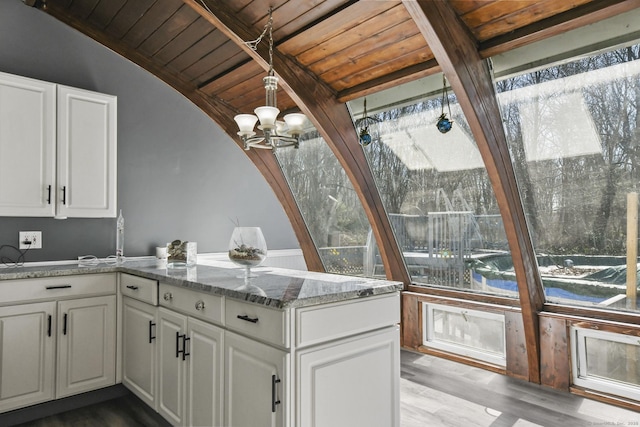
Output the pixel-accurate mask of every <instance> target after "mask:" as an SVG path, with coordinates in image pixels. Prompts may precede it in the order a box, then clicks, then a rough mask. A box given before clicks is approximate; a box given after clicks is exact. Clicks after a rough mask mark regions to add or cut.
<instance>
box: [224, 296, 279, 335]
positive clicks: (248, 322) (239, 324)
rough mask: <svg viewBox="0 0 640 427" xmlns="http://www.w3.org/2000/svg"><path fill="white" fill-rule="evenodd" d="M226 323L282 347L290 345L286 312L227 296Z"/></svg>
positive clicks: (236, 329)
mask: <svg viewBox="0 0 640 427" xmlns="http://www.w3.org/2000/svg"><path fill="white" fill-rule="evenodd" d="M225 306H226V307H225V325H226V326H227V328H228V329H233V330H235V331H238V332H240V333H242V334H244V335H248V336H250V337H255V338H258V339H259V340H261V341H265V342H267V343H270V344H274V345H277V346H280V347H289V334H288V333H287V331H288V330H289V322H288V318H287V316H286V312H285V311H283V310H275V309H272V308H268V307H265V306H261V305H257V304H249V303H246V302H242V301H238V300H233V299H230V298H227V299H226V301H225Z"/></svg>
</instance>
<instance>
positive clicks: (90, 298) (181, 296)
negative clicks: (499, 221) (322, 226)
mask: <svg viewBox="0 0 640 427" xmlns="http://www.w3.org/2000/svg"><path fill="white" fill-rule="evenodd" d="M205 258H206V257H205ZM252 272H253V273H254V274H255V276H256V277H252V278H250V279H248V280H246V279H245V278H244V277H242V276H243V269H241V268H237V267H235V266H233V265H232V264H231V263H229V262H224V261H216V260H207V259H203V260H199V263H198V265H196V266H194V267H191V268H187V269H167V268H166V265H164V264H163V262H162V261H157V260H155V259H149V258H145V259H134V260H128V261H126V262H124V263H123V264H120V265H108V264H105V263H104V262H103V263H100V264H98V265H94V266H89V267H79V266H78V264H77V263H72V264H71V263H59V264H52V265H45V266H27V267H17V268H2V269H0V328H1V329H0V334H1V335H0V336H1V337H2V350H1V352H2V354H0V356H1V357H2V359H1V360H2V361H3V364H4V365H3V369H2V371H1V374H0V375H1V378H0V380H1V381H2V394H0V413H1V412H7V411H10V410H13V409H17V408H24V407H28V406H30V405H35V404H38V403H41V402H47V401H52V400H55V399H58V398H61V397H64V396H71V395H74V394H78V393H83V392H86V391H89V390H95V389H99V388H101V387H107V386H110V385H113V384H116V383H120V382H121V383H122V384H123V385H124V386H125V387H127V388H128V389H129V390H130V391H132V392H133V393H134V394H136V395H137V396H138V397H139V398H140V399H141V400H143V401H144V402H145V403H147V404H148V405H149V406H151V407H152V408H153V409H155V410H156V411H157V412H158V413H160V414H161V415H162V416H163V417H164V418H165V419H166V420H167V421H169V422H170V423H171V424H173V425H212V426H213V425H224V426H234V425H238V426H242V425H269V426H290V427H293V426H307V425H309V426H310V425H314V426H340V425H368V426H376V425H379V426H385V427H387V426H397V425H399V377H400V373H399V366H400V361H399V327H398V323H399V320H400V300H399V291H400V290H401V288H402V284H401V283H399V282H390V281H384V280H373V279H367V278H359V277H350V276H339V275H333V274H324V273H314V272H307V271H298V270H288V269H281V268H272V267H261V268H256V269H254V270H252ZM1 416H2V414H0V418H1Z"/></svg>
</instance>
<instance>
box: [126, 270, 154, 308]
mask: <svg viewBox="0 0 640 427" xmlns="http://www.w3.org/2000/svg"><path fill="white" fill-rule="evenodd" d="M120 292H122V295H124V296H128V297H130V298H135V299H137V300H140V301H142V302H146V303H147V304H151V305H158V281H157V280H152V279H147V278H144V277H138V276H133V275H131V274H123V273H121V274H120Z"/></svg>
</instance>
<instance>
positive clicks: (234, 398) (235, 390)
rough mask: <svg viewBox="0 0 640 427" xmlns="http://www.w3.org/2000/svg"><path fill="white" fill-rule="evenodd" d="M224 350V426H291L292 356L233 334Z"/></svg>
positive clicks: (228, 334)
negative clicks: (290, 378)
mask: <svg viewBox="0 0 640 427" xmlns="http://www.w3.org/2000/svg"><path fill="white" fill-rule="evenodd" d="M224 348H225V370H224V372H225V389H224V391H225V393H224V394H225V398H226V401H225V419H224V421H225V422H224V425H225V426H237V427H243V426H246V427H249V426H264V427H271V426H273V427H276V426H285V425H289V422H288V420H287V419H288V417H287V414H288V410H289V401H290V399H289V381H288V377H289V376H288V375H287V371H286V369H287V367H288V366H289V353H287V352H285V351H282V350H279V349H276V348H274V347H271V346H268V345H265V344H262V343H259V342H257V341H255V340H253V339H250V338H246V337H243V336H242V335H238V334H234V333H232V332H226V333H225V344H224Z"/></svg>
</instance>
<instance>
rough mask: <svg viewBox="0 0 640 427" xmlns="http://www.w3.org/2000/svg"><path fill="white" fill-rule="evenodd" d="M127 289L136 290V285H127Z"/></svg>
mask: <svg viewBox="0 0 640 427" xmlns="http://www.w3.org/2000/svg"><path fill="white" fill-rule="evenodd" d="M127 289H131V290H134V291H137V290H138V287H137V286H133V285H127Z"/></svg>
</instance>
